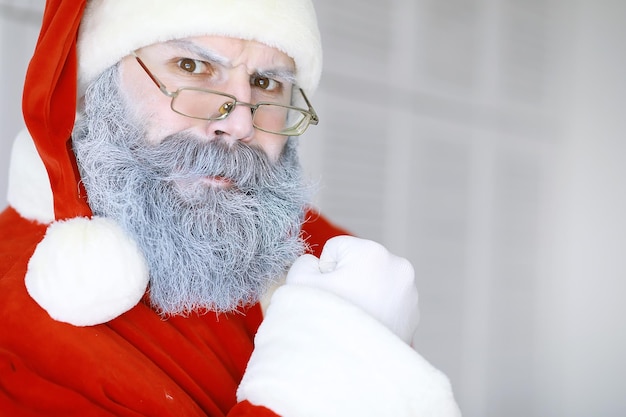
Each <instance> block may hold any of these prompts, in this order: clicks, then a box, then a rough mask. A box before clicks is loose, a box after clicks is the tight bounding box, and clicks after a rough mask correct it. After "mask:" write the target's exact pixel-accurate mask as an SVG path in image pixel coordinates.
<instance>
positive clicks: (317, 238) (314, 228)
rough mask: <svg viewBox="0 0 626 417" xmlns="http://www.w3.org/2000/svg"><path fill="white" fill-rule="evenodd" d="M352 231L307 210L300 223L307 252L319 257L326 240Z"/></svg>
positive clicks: (315, 212)
mask: <svg viewBox="0 0 626 417" xmlns="http://www.w3.org/2000/svg"><path fill="white" fill-rule="evenodd" d="M351 234H352V233H349V232H347V231H346V230H344V229H342V228H340V227H338V226H336V225H334V224H332V223H331V222H330V221H328V220H327V219H326V218H325V217H324V216H322V215H321V214H320V213H319V212H317V211H314V210H309V211H308V212H307V214H306V218H305V221H304V224H303V225H302V238H303V239H304V240H305V242H306V243H307V244H308V246H309V250H308V252H309V253H312V254H313V255H315V256H317V257H319V256H320V253H321V252H322V248H323V247H324V244H325V243H326V241H327V240H328V239H330V238H332V237H335V236H340V235H351Z"/></svg>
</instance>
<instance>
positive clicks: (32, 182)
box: [7, 129, 54, 224]
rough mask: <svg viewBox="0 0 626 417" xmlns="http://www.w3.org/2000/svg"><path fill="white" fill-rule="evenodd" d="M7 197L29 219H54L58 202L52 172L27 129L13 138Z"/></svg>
mask: <svg viewBox="0 0 626 417" xmlns="http://www.w3.org/2000/svg"><path fill="white" fill-rule="evenodd" d="M7 200H8V202H9V204H10V205H11V207H13V208H14V209H15V210H17V212H18V213H20V215H21V216H22V217H24V218H26V219H28V220H34V221H36V222H39V223H43V224H48V223H51V222H53V221H54V203H53V201H52V189H51V188H50V181H49V180H48V173H47V172H46V167H45V166H44V164H43V161H42V160H41V158H40V157H39V154H38V153H37V149H36V148H35V143H34V142H33V140H32V139H31V137H30V134H29V133H28V131H27V130H26V129H24V130H22V131H21V132H20V133H19V135H18V136H17V137H16V138H15V141H14V142H13V149H12V150H11V162H10V167H9V184H8V192H7Z"/></svg>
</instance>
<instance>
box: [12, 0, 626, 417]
mask: <svg viewBox="0 0 626 417" xmlns="http://www.w3.org/2000/svg"><path fill="white" fill-rule="evenodd" d="M315 3H316V6H317V9H318V15H319V19H320V24H321V30H322V35H323V38H324V41H325V74H324V78H323V80H322V84H321V86H320V90H319V92H318V93H317V94H316V96H315V97H314V98H313V103H314V105H315V107H316V109H317V110H318V112H319V114H320V117H321V124H320V125H319V126H317V127H315V128H312V129H311V130H310V131H309V133H307V135H306V136H305V137H304V138H303V139H302V154H303V160H304V163H305V166H306V168H307V171H308V172H309V173H310V175H311V176H312V177H313V178H316V179H319V180H320V183H321V189H320V193H319V196H318V199H317V203H318V204H319V206H320V207H321V208H322V209H323V211H324V212H326V213H327V214H329V215H330V217H331V218H333V219H334V220H336V221H337V222H338V223H340V224H342V225H344V226H346V227H348V228H350V229H351V230H352V231H354V232H355V233H357V234H359V235H361V236H365V237H370V238H374V239H376V240H379V241H382V242H383V243H385V244H386V245H387V246H389V247H390V248H392V249H393V250H394V251H395V252H397V253H399V254H402V255H403V256H406V257H408V258H409V259H410V260H411V261H412V262H413V264H414V265H415V268H416V271H417V274H418V279H419V287H420V294H421V313H422V321H421V325H420V333H419V335H418V337H417V339H416V342H417V345H418V347H419V349H420V351H421V352H422V353H423V354H424V355H425V356H426V357H427V358H428V359H430V360H431V361H432V362H433V363H434V364H435V365H436V366H438V367H440V368H441V369H443V370H444V371H445V372H446V373H447V374H448V375H449V376H450V377H451V380H452V382H453V385H454V388H455V391H456V394H457V398H458V400H459V403H460V405H461V408H462V409H463V411H464V415H465V416H466V417H502V416H507V417H516V416H524V417H533V416H535V417H543V416H550V417H552V416H568V417H571V416H574V417H576V416H581V417H583V416H602V417H613V416H615V417H617V416H623V415H626V399H625V398H626V396H624V395H623V389H622V386H621V384H620V377H621V376H622V375H624V374H626V373H625V371H626V369H625V368H626V361H625V360H624V359H623V357H622V352H625V351H626V330H624V325H623V319H622V317H624V316H625V315H626V307H623V306H622V303H621V298H622V294H624V293H626V291H625V290H626V283H625V282H626V281H625V280H624V279H623V277H624V276H625V275H626V261H625V259H626V257H624V256H622V253H621V252H622V251H623V250H624V249H623V248H625V247H626V241H625V240H626V217H625V213H626V195H625V194H624V193H625V192H626V187H625V184H624V181H625V178H626V167H625V166H624V164H623V163H622V160H623V155H625V154H626V152H625V151H626V149H625V148H626V141H624V139H623V138H624V136H625V134H626V125H625V121H624V120H626V119H625V118H624V117H623V113H624V109H626V102H625V101H626V81H625V80H626V77H625V76H624V73H625V71H624V68H625V67H626V56H625V53H626V48H624V47H623V45H622V43H623V39H626V28H625V27H624V24H623V22H625V21H626V3H625V2H622V1H620V0H573V1H561V0H534V1H528V0H390V1H386V2H383V1H374V0H369V1H364V0H342V1H341V2H338V1H330V0H315ZM10 4H12V5H13V6H12V8H9V6H7V5H10ZM17 4H18V2H17V1H13V2H11V1H7V0H4V1H0V22H1V24H2V26H1V29H0V36H1V37H0V52H1V53H2V56H3V59H2V65H1V67H0V71H1V72H0V85H1V86H2V92H3V94H2V97H3V99H2V101H1V103H2V104H1V106H2V111H1V112H0V121H1V122H2V124H1V126H2V138H1V140H0V152H1V153H0V158H1V159H0V166H3V167H4V166H5V165H6V160H7V157H8V154H7V151H6V150H7V149H8V147H9V145H10V141H11V139H12V137H13V136H14V134H15V133H16V132H17V130H18V128H19V126H20V125H21V122H20V117H19V114H20V110H19V109H20V92H19V90H20V88H21V84H22V79H23V71H24V69H25V64H26V60H27V58H26V57H27V56H29V55H30V52H31V50H32V45H33V44H34V41H35V38H36V28H35V27H36V26H37V18H36V17H35V15H33V14H32V13H30V14H26V15H24V14H19V13H16V12H15V7H17V6H16V5H17ZM38 4H39V6H38ZM19 6H20V7H22V8H31V9H32V8H37V7H39V8H40V7H41V1H32V2H28V1H20V2H19ZM7 57H11V59H7ZM2 171H5V170H2ZM5 183H6V178H5V177H4V172H0V192H2V193H4V191H3V190H4V189H5ZM2 201H3V200H2V197H1V196H0V202H2Z"/></svg>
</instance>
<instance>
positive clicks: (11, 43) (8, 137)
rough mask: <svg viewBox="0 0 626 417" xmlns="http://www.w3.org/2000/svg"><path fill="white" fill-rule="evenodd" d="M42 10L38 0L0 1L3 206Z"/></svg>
mask: <svg viewBox="0 0 626 417" xmlns="http://www.w3.org/2000/svg"><path fill="white" fill-rule="evenodd" d="M42 10H43V2H42V1H39V0H19V1H18V0H0V56H2V64H1V65H0V97H1V99H0V207H4V206H5V205H6V193H7V169H8V163H9V155H10V153H11V145H12V143H13V138H14V137H15V136H16V135H17V133H18V132H19V131H20V129H22V128H23V126H24V122H23V119H22V87H23V86H24V74H25V73H26V67H27V65H28V60H29V59H30V56H31V55H32V51H33V48H34V47H35V42H36V41H37V35H38V34H39V25H40V23H41V11H42Z"/></svg>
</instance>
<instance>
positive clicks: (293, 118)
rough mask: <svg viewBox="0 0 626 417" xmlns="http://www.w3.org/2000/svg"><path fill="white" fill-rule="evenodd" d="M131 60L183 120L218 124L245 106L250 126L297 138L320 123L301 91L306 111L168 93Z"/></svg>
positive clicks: (188, 90) (191, 92)
mask: <svg viewBox="0 0 626 417" xmlns="http://www.w3.org/2000/svg"><path fill="white" fill-rule="evenodd" d="M133 56H134V57H135V59H136V60H137V62H138V63H139V65H140V66H141V68H143V70H144V71H145V72H146V74H148V77H150V79H151V80H152V81H153V82H154V83H155V84H156V85H157V87H159V90H161V92H162V93H163V94H165V95H166V96H168V97H170V98H171V99H172V101H171V103H170V108H171V109H172V110H173V111H174V112H176V113H178V114H181V115H183V116H187V117H191V118H193V119H200V120H209V121H217V120H223V119H225V118H227V117H228V116H229V115H230V114H231V113H232V112H233V110H234V109H235V107H237V106H246V107H249V108H250V111H251V112H252V125H253V126H254V127H255V128H256V129H258V130H261V131H263V132H267V133H273V134H276V135H283V136H299V135H301V134H303V133H304V132H305V130H306V129H307V128H308V127H309V125H317V124H318V122H319V118H318V116H317V113H315V110H314V109H313V106H311V103H310V102H309V99H308V98H307V96H306V95H305V94H304V91H303V90H302V89H301V88H298V90H297V91H298V92H299V93H300V94H301V95H302V98H303V99H304V102H305V103H306V105H307V106H308V110H305V109H303V108H300V107H296V106H291V105H284V104H279V103H271V102H258V103H256V104H252V103H246V102H243V101H239V100H237V98H236V97H235V96H233V95H231V94H227V93H223V92H221V91H215V90H208V89H204V88H197V87H181V88H179V89H177V90H176V91H168V89H167V87H165V84H163V83H162V82H161V81H160V80H159V79H158V78H157V77H156V76H155V75H154V74H153V73H152V72H151V71H150V70H149V69H148V67H147V66H146V64H145V63H144V62H143V61H142V60H141V58H139V56H137V53H136V52H133Z"/></svg>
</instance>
